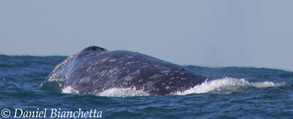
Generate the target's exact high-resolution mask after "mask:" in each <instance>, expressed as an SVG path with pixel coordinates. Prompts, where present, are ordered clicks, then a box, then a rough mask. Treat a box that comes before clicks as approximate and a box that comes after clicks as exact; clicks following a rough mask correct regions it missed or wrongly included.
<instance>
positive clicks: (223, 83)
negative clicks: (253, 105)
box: [174, 77, 285, 95]
mask: <svg viewBox="0 0 293 119" xmlns="http://www.w3.org/2000/svg"><path fill="white" fill-rule="evenodd" d="M282 85H285V83H284V82H277V83H274V82H270V81H265V82H255V83H253V82H249V81H247V80H245V79H236V78H229V77H226V78H223V79H216V80H212V81H205V82H204V83H202V84H200V85H196V86H195V87H193V88H190V89H188V90H185V91H183V92H176V93H174V94H175V95H186V94H193V93H195V94H201V93H232V92H237V91H240V90H243V89H247V88H249V87H256V88H266V87H276V86H282Z"/></svg>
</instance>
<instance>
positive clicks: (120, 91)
mask: <svg viewBox="0 0 293 119" xmlns="http://www.w3.org/2000/svg"><path fill="white" fill-rule="evenodd" d="M96 95H98V96H106V97H131V96H149V94H148V93H146V92H144V91H143V90H136V88H135V87H134V88H110V89H107V90H105V91H103V92H101V93H99V94H96Z"/></svg>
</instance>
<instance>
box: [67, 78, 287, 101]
mask: <svg viewBox="0 0 293 119" xmlns="http://www.w3.org/2000/svg"><path fill="white" fill-rule="evenodd" d="M285 84H286V83H285V82H270V81H264V82H249V81H247V80H245V79H236V78H229V77H226V78H222V79H216V80H211V81H205V82H204V83H202V84H200V85H196V86H194V87H193V88H190V89H188V90H185V91H182V92H180V91H178V92H175V93H172V94H171V95H187V94H202V93H220V94H229V93H232V92H238V91H241V90H245V89H248V88H251V87H255V88H267V87H277V86H283V85H285ZM62 93H71V94H78V93H79V92H78V91H77V90H74V89H73V88H72V87H70V86H68V87H66V88H64V89H62ZM94 95H97V96H106V97H132V96H149V94H148V93H146V92H144V91H143V90H136V88H135V87H134V88H110V89H107V90H105V91H103V92H101V93H97V94H94Z"/></svg>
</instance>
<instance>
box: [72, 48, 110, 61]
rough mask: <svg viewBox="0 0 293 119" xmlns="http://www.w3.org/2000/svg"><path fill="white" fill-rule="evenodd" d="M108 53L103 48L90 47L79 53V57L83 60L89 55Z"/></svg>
mask: <svg viewBox="0 0 293 119" xmlns="http://www.w3.org/2000/svg"><path fill="white" fill-rule="evenodd" d="M107 51H108V50H106V49H105V48H102V47H98V46H89V47H87V48H85V49H83V50H82V51H80V52H78V53H77V57H78V58H82V57H86V56H87V55H91V54H100V53H103V52H107Z"/></svg>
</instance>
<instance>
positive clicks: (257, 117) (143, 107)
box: [0, 55, 293, 119]
mask: <svg viewBox="0 0 293 119" xmlns="http://www.w3.org/2000/svg"><path fill="white" fill-rule="evenodd" d="M65 58H66V57H62V56H50V57H37V56H5V55H0V111H1V115H0V118H4V117H5V118H74V117H69V115H65V114H67V112H73V113H74V112H76V115H75V116H76V118H93V117H94V116H95V117H98V118H109V119H113V118H117V119H125V118H127V119H144V118H146V119H164V118H166V119H177V118H182V119H195V118H198V119H207V118H215V119H217V118H218V119H234V118H235V119H236V118H240V119H241V118H242V119H268V118H275V119H281V118H282V119H292V118H293V72H290V71H283V70H278V69H265V68H242V67H226V68H208V67H199V66H191V65H190V66H185V67H186V68H189V69H190V70H193V71H195V72H198V73H201V74H204V75H206V76H208V77H209V80H208V81H206V82H205V83H203V84H201V85H198V86H195V87H193V88H191V89H189V90H186V91H184V92H176V93H174V94H172V95H167V96H148V94H145V93H144V92H141V91H138V90H135V89H115V88H114V89H111V90H107V91H105V92H103V93H102V94H100V95H79V94H74V92H72V90H70V89H64V90H63V93H56V92H54V91H50V90H43V89H41V88H40V85H41V84H42V83H43V82H44V80H45V78H46V77H47V76H48V74H49V73H50V72H51V71H52V70H53V68H54V67H55V66H56V65H57V64H59V63H60V62H61V61H63V60H64V59H65ZM91 111H92V113H91ZM95 111H96V112H97V113H95V114H96V115H92V114H93V113H94V112H95ZM42 112H46V114H45V115H44V114H42ZM81 112H83V113H82V114H80V115H82V116H83V117H82V116H80V115H78V114H79V113H81ZM87 112H88V113H87ZM77 116H78V117H77Z"/></svg>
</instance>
